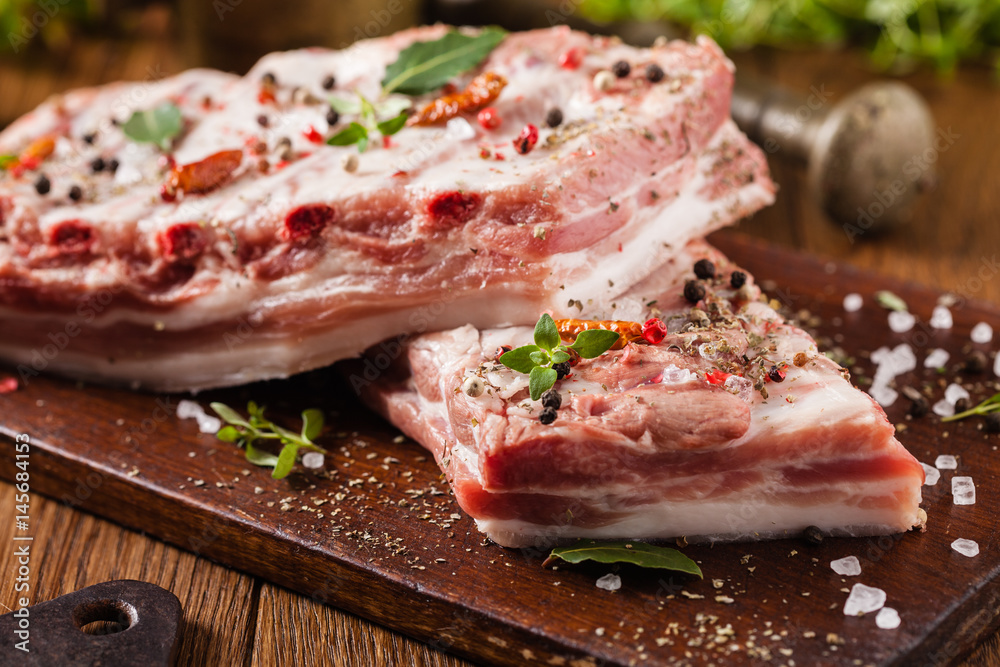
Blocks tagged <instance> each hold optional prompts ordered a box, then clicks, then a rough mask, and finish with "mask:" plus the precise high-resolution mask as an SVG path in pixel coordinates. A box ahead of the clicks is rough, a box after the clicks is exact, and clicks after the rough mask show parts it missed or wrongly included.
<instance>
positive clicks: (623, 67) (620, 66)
mask: <svg viewBox="0 0 1000 667" xmlns="http://www.w3.org/2000/svg"><path fill="white" fill-rule="evenodd" d="M631 71H632V66H631V65H629V64H628V63H627V62H625V61H624V60H619V61H618V62H616V63H615V64H614V65H612V66H611V72H612V73H613V74H614V75H615V76H617V77H618V78H619V79H624V78H625V77H627V76H628V75H629V72H631Z"/></svg>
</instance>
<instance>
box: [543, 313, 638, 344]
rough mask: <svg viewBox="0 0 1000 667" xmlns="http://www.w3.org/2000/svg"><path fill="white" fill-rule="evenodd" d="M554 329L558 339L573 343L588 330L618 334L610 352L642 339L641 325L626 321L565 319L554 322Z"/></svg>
mask: <svg viewBox="0 0 1000 667" xmlns="http://www.w3.org/2000/svg"><path fill="white" fill-rule="evenodd" d="M555 322H556V329H557V330H558V331H559V337H560V338H562V339H563V340H566V341H569V342H571V343H572V342H574V341H576V337H577V336H579V335H580V333H581V332H583V331H587V330H588V329H606V330H607V331H614V332H616V333H617V334H618V340H617V341H616V342H615V344H614V345H612V346H611V349H612V350H620V349H621V348H623V347H625V345H626V343H632V342H635V341H639V340H642V339H643V336H642V325H641V324H639V323H638V322H628V321H626V320H577V319H566V320H556V321H555Z"/></svg>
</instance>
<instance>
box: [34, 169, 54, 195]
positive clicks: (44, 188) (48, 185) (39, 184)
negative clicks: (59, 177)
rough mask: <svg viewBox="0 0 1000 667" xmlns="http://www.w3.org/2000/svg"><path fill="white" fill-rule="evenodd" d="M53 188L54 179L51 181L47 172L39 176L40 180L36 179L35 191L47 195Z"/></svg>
mask: <svg viewBox="0 0 1000 667" xmlns="http://www.w3.org/2000/svg"><path fill="white" fill-rule="evenodd" d="M51 189H52V181H50V180H49V177H48V176H46V175H45V174H42V175H41V176H39V177H38V180H37V181H35V192H37V193H38V194H40V195H47V194H49V190H51Z"/></svg>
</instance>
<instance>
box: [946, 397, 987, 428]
mask: <svg viewBox="0 0 1000 667" xmlns="http://www.w3.org/2000/svg"><path fill="white" fill-rule="evenodd" d="M991 412H1000V393H998V394H993V395H992V396H990V397H989V398H987V399H986V400H985V401H983V402H982V403H980V404H979V405H976V406H974V407H971V408H969V409H968V410H966V411H964V412H959V413H956V414H953V415H952V416H951V417H942V418H941V421H943V422H953V421H958V420H959V419H965V418H966V417H973V416H975V415H988V414H990V413H991Z"/></svg>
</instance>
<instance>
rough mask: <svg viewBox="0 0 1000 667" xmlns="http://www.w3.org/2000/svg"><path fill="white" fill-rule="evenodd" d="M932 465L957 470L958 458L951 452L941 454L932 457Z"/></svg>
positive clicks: (942, 468)
mask: <svg viewBox="0 0 1000 667" xmlns="http://www.w3.org/2000/svg"><path fill="white" fill-rule="evenodd" d="M934 467H935V468H937V469H938V470H957V469H958V459H956V458H955V457H954V456H952V455H951V454H942V455H941V456H939V457H937V458H936V459H934Z"/></svg>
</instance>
